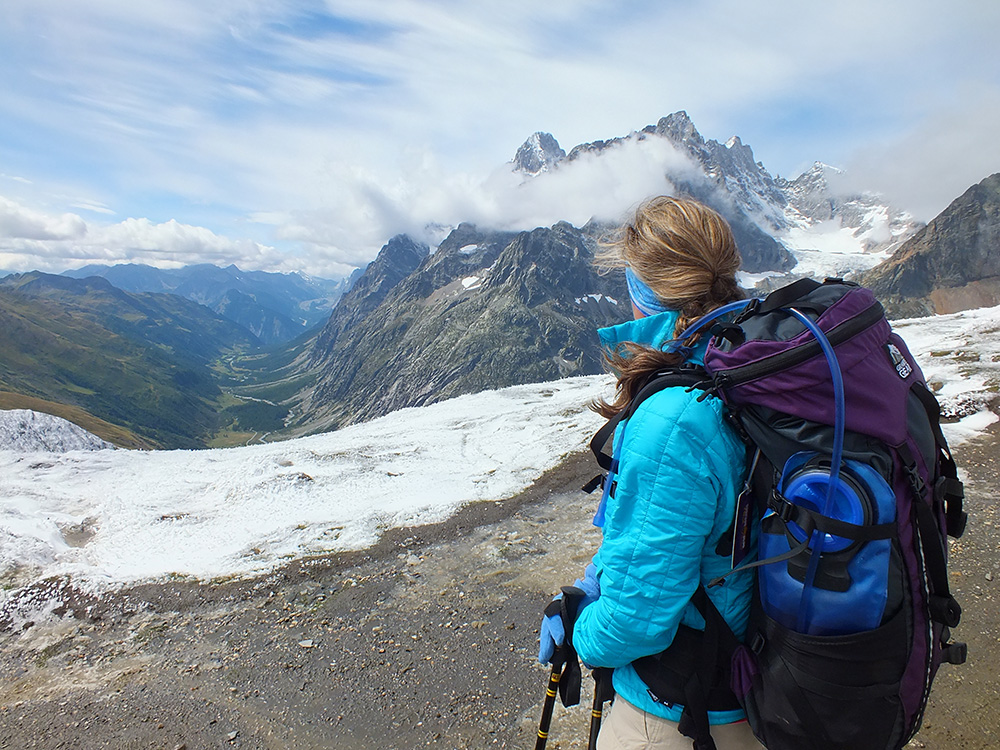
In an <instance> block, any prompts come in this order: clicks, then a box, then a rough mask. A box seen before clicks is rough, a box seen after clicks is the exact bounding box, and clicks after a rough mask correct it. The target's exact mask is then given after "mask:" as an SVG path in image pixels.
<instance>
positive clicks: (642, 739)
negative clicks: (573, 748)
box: [597, 696, 763, 750]
mask: <svg viewBox="0 0 1000 750" xmlns="http://www.w3.org/2000/svg"><path fill="white" fill-rule="evenodd" d="M712 739H713V740H715V746H716V747H717V748H718V750H760V748H762V747H763V745H761V744H760V743H759V742H758V741H757V738H756V737H754V736H753V732H751V731H750V725H749V724H747V723H746V722H745V721H741V722H738V723H736V724H716V725H714V726H713V727H712ZM597 750H691V738H690V737H685V736H684V735H683V734H681V733H680V732H678V731H677V724H676V722H673V721H668V720H666V719H663V718H661V717H659V716H656V715H655V714H650V713H646V712H645V711H643V710H641V709H638V708H636V707H635V706H633V705H632V704H631V703H629V702H628V701H625V700H622V698H621V696H619V697H617V698H615V702H614V704H613V705H612V706H611V711H610V713H609V714H608V716H607V719H606V720H605V721H604V723H603V724H601V733H600V734H599V735H598V736H597Z"/></svg>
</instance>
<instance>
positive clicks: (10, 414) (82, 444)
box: [0, 409, 114, 453]
mask: <svg viewBox="0 0 1000 750" xmlns="http://www.w3.org/2000/svg"><path fill="white" fill-rule="evenodd" d="M105 448H114V446H113V445H111V443H106V442H104V441H103V440H101V439H100V438H99V437H97V435H94V434H92V433H90V432H87V431H86V430H85V429H83V428H82V427H79V426H78V425H75V424H73V423H72V422H69V421H67V420H65V419H62V418H60V417H54V416H52V415H51V414H42V413H41V412H37V411H31V410H30V409H12V410H10V411H0V450H11V451H17V452H19V453H33V452H47V453H66V452H67V451H98V450H103V449H105Z"/></svg>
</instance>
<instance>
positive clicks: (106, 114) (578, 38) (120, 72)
mask: <svg viewBox="0 0 1000 750" xmlns="http://www.w3.org/2000/svg"><path fill="white" fill-rule="evenodd" d="M998 8H1000V5H998V4H995V3H972V4H966V5H960V6H957V7H955V8H949V10H948V12H947V13H945V12H943V11H942V10H941V9H940V8H939V7H937V6H935V5H934V4H927V3H917V4H914V3H910V2H904V0H886V2H883V3H878V4H874V5H873V4H871V3H869V2H865V1H864V0H833V1H832V2H827V3H820V4H809V3H806V4H803V3H801V2H797V1H795V0H774V2H771V3H767V4H764V5H761V4H750V3H745V2H740V1H738V0H713V2H710V3H697V4H693V3H688V4H683V3H663V2H656V1H655V0H640V2H635V3H626V4H622V3H615V2H613V1H612V0H578V1H574V2H569V0H554V1H553V2H549V3H538V2H537V1H536V0H509V1H508V2H504V3H499V4H498V3H462V2H459V0H382V1H380V2H378V3H358V2H356V0H324V2H322V3H319V2H316V3H307V2H301V1H298V0H296V1H295V2H293V1H291V0H274V1H273V2H267V3H264V2H257V1H256V0H249V1H248V0H219V2H216V3H211V4H205V3H200V2H195V0H150V1H149V2H144V3H139V4H136V3H134V2H129V1H128V0H97V1H95V2H90V3H79V2H75V1H74V0H37V1H36V2H33V3H19V4H15V5H14V6H13V7H12V8H11V9H10V12H9V13H5V23H4V24H3V26H2V27H0V47H3V48H4V50H5V53H6V54H5V59H4V60H3V61H0V73H2V74H3V75H0V122H3V123H4V131H3V134H2V137H0V167H2V169H3V170H4V171H5V172H11V173H13V172H16V173H18V174H23V175H26V176H27V177H30V179H31V180H32V182H33V183H35V185H36V186H42V185H46V184H49V185H64V184H72V185H74V186H75V189H74V190H73V191H62V192H63V193H64V194H65V195H69V194H72V195H76V196H80V195H85V196H99V200H93V201H88V200H81V199H79V198H75V199H73V200H69V199H67V198H65V197H64V198H57V197H56V196H54V195H53V196H49V198H48V200H46V199H44V197H42V198H39V199H38V200H33V201H30V202H25V201H22V204H23V205H25V206H26V205H30V206H32V207H34V208H35V209H36V210H41V211H43V212H48V217H49V218H50V219H51V218H52V217H54V216H61V215H62V213H63V212H71V211H73V210H75V209H84V210H86V211H97V212H102V211H107V212H113V213H114V215H115V216H125V217H134V219H135V220H136V221H140V220H142V219H145V220H146V221H147V222H148V224H149V226H151V227H165V226H168V225H169V222H170V220H172V219H173V220H175V223H176V225H177V226H185V225H187V226H192V225H194V224H203V225H205V226H206V227H209V231H210V232H211V233H212V234H213V235H214V236H216V237H221V238H227V237H239V236H244V234H246V233H249V234H251V236H253V237H254V240H253V241H251V240H247V244H246V246H245V247H246V250H247V252H248V253H249V256H248V259H247V263H258V262H265V260H267V259H270V261H271V262H274V263H276V264H280V265H281V266H282V267H288V266H290V265H293V264H296V263H298V264H300V265H301V266H302V267H305V268H307V269H312V271H313V272H317V269H318V268H320V267H322V268H333V267H337V268H340V267H343V266H344V265H345V264H351V265H355V264H361V263H363V262H365V261H366V260H368V259H370V258H371V257H373V256H374V254H375V253H376V252H377V250H378V248H379V247H380V246H381V245H382V244H384V242H385V241H386V240H387V239H388V237H390V236H391V235H392V234H393V233H395V232H397V231H420V229H421V228H422V227H424V226H426V225H427V224H429V223H456V222H458V221H477V222H480V223H487V222H497V223H500V224H504V225H508V226H512V227H513V226H517V227H521V226H524V225H525V224H530V223H531V222H533V221H538V222H539V223H550V220H555V219H568V220H570V221H573V222H574V223H576V222H577V221H580V220H582V219H584V217H587V218H589V216H591V215H597V214H598V213H599V212H601V211H604V212H605V213H608V214H616V213H618V212H619V211H620V209H621V208H622V207H623V206H624V207H627V206H628V205H629V204H630V202H635V201H636V200H638V199H639V198H641V197H644V196H638V197H635V196H636V195H637V194H638V193H640V192H641V191H642V190H647V191H649V192H656V191H658V190H660V189H662V185H663V180H662V175H659V176H658V175H656V174H655V169H654V167H655V165H656V164H657V161H656V159H657V158H660V156H662V155H652V156H650V155H644V154H643V153H642V151H641V150H639V151H636V152H632V151H629V150H625V151H623V152H622V153H621V154H619V155H616V156H615V157H614V158H615V159H618V160H619V161H618V162H617V164H616V166H617V167H618V168H620V169H622V170H627V172H626V173H624V174H622V175H617V176H615V175H611V174H608V172H607V170H604V171H603V172H602V167H601V166H600V165H599V164H597V163H594V164H589V165H588V164H586V163H585V160H581V162H579V163H578V164H577V165H575V166H573V167H572V170H571V169H570V167H569V166H567V168H566V169H565V170H561V171H560V173H559V174H554V175H552V176H550V178H548V179H546V180H545V181H535V183H536V184H535V183H533V184H530V185H525V186H521V187H518V186H517V185H511V184H509V183H510V182H511V180H510V179H509V178H510V176H509V175H507V174H505V173H504V171H503V169H500V170H499V171H497V170H498V167H499V166H500V165H502V164H503V162H505V161H506V160H507V159H509V158H510V157H511V156H512V155H513V153H514V151H515V150H516V148H517V146H518V145H519V144H520V143H521V142H522V141H523V140H524V138H526V137H527V136H528V135H530V134H531V133H532V132H534V131H536V130H547V131H549V132H551V133H553V134H554V135H555V136H556V137H557V138H558V139H559V140H560V141H561V142H562V143H563V145H564V147H566V148H567V149H569V148H570V147H572V146H573V145H576V144H578V143H581V142H586V141H593V140H597V139H607V138H611V137H615V136H622V135H626V134H627V133H629V132H631V131H632V130H635V129H639V128H641V127H643V126H644V125H647V124H651V123H655V122H656V120H657V119H659V117H661V116H663V115H665V114H669V113H670V112H673V111H676V110H679V109H686V110H687V111H688V112H689V113H690V114H691V116H692V118H693V119H694V121H695V123H696V124H697V126H698V127H699V128H700V129H701V131H702V133H704V134H705V135H706V137H709V138H715V139H717V140H720V141H725V140H726V139H727V138H728V137H729V136H730V135H734V134H738V135H740V136H741V137H742V139H743V141H744V142H745V143H748V144H749V145H751V146H752V147H753V149H754V151H755V153H756V155H757V157H758V158H760V159H761V160H762V161H763V162H764V164H765V166H766V167H767V168H768V169H769V170H770V171H771V172H772V173H780V174H783V175H785V176H794V174H795V172H796V171H797V169H798V168H800V167H802V166H808V165H809V164H811V163H812V162H813V161H814V160H817V159H819V160H822V161H826V162H828V163H831V164H835V165H837V166H842V167H847V168H848V170H849V171H850V172H852V173H853V172H857V179H858V181H859V185H860V183H862V182H863V181H864V180H866V179H870V181H871V182H870V184H868V185H861V187H862V188H867V189H871V188H876V189H882V190H885V191H886V192H889V193H890V195H893V196H898V201H897V202H899V203H900V204H901V207H903V208H910V210H912V211H913V212H914V213H917V214H921V213H923V212H925V211H932V210H933V206H935V205H939V204H946V202H947V200H950V199H951V198H953V197H955V195H957V194H958V192H961V190H962V189H964V188H960V187H959V183H960V182H962V181H967V180H969V179H970V174H971V170H972V169H973V167H974V166H975V164H974V160H975V157H973V156H972V155H971V153H972V152H973V151H976V150H977V149H978V154H979V156H981V157H982V159H981V166H980V169H981V170H983V171H986V172H989V171H996V170H997V169H1000V155H998V154H997V153H996V149H995V147H994V146H993V145H992V143H990V144H985V143H984V142H983V141H984V140H989V139H987V138H985V133H986V130H987V127H988V126H987V124H986V123H989V122H990V121H991V118H992V121H993V122H996V121H997V120H996V114H997V112H996V107H995V105H994V104H991V102H993V100H994V99H995V97H997V96H1000V93H998V92H1000V86H998V81H997V78H998V76H997V65H996V60H997V58H996V55H995V53H994V52H993V51H992V50H993V47H994V45H993V41H992V39H991V38H990V34H991V33H992V30H993V29H995V28H997V25H998V23H1000V10H998ZM950 113H955V114H956V116H955V117H954V118H953V119H952V120H951V121H949V118H948V114H950ZM945 131H947V132H950V133H951V134H952V138H951V139H950V142H949V139H948V138H947V137H946V136H942V135H941V133H943V132H945ZM972 143H975V144H976V149H973V148H971V147H969V146H968V145H966V146H964V147H959V146H958V145H957V144H972ZM644 148H650V147H649V146H646V147H644ZM963 148H964V149H965V152H963V151H962V149H963ZM873 155H874V157H875V158H872V156H873ZM890 157H891V158H890ZM664 158H665V157H664ZM576 170H579V172H578V173H575V171H576ZM571 174H573V177H572V178H570V177H569V176H566V175H571ZM942 176H943V177H942ZM982 176H985V175H982ZM982 176H979V177H978V178H976V179H981V177H982ZM972 181H976V180H975V179H972ZM970 184H971V183H970ZM602 185H603V187H604V192H603V196H602V194H601V186H602ZM918 187H919V190H918V189H917V188H918ZM966 187H967V185H966ZM41 190H42V188H41V187H39V188H38V191H39V192H40V191H41ZM956 191H957V192H956ZM5 192H7V193H10V192H11V191H5ZM22 195H24V193H22ZM601 198H603V200H601ZM924 206H926V207H927V208H924ZM39 207H41V208H39ZM106 215H110V214H106ZM22 218H23V217H22ZM36 218H37V217H36ZM77 218H79V217H77ZM81 221H82V220H81ZM36 224H37V222H36ZM85 224H86V222H85ZM25 226H31V225H30V224H29V225H25ZM87 226H88V227H89V229H90V233H91V234H93V232H94V231H96V230H95V227H96V226H101V225H96V224H95V225H90V224H87ZM111 226H114V225H111ZM36 229H37V226H36ZM57 229H58V230H59V231H62V232H67V231H70V230H71V229H72V227H71V226H70V225H66V226H64V227H62V228H61V229H60V228H59V227H58V226H57V225H55V224H49V225H47V231H56V230H57ZM19 231H20V232H21V233H27V229H22V230H19ZM164 231H166V230H164ZM264 231H269V232H270V233H271V234H270V235H269V236H261V235H260V234H256V232H264ZM120 233H121V231H120ZM167 234H170V235H171V236H172V237H174V238H175V239H176V238H178V237H180V235H181V234H183V233H182V232H179V231H176V230H170V231H167ZM189 234H190V233H189ZM21 239H22V240H27V239H30V238H27V237H24V238H21ZM35 239H37V240H39V241H47V242H51V241H53V240H51V239H48V240H45V239H44V238H41V237H36V238H35ZM120 240H121V238H120V237H112V238H111V240H109V242H111V244H112V246H113V248H118V245H117V244H115V243H118V242H119V241H120ZM226 242H228V243H229V245H228V246H227V247H233V248H234V247H237V246H238V244H239V243H238V241H237V240H232V239H230V240H227V241H226ZM168 244H169V243H168ZM224 244H225V243H224ZM195 245H198V242H197V241H196V242H194V244H193V245H192V246H195ZM201 245H202V246H204V247H205V248H206V251H207V252H209V253H211V252H215V253H216V255H208V256H205V257H206V258H208V257H219V253H220V252H222V251H220V250H218V249H217V248H216V249H215V250H212V247H213V243H212V242H208V241H204V240H202V241H201ZM272 245H274V246H280V247H283V248H291V249H293V250H295V251H297V252H298V253H300V255H299V256H298V257H296V256H289V255H287V254H283V253H279V252H277V251H274V253H273V254H268V253H264V254H263V255H261V254H258V251H257V248H258V247H264V246H267V247H271V246H272ZM112 252H114V253H117V252H120V251H119V250H118V249H114V250H113V251H112ZM143 252H146V253H149V252H151V250H149V249H146V250H143ZM229 252H230V250H228V249H227V250H225V252H222V255H226V254H227V253H229ZM184 253H185V254H186V253H187V251H186V250H185V251H184Z"/></svg>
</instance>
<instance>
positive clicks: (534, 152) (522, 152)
mask: <svg viewBox="0 0 1000 750" xmlns="http://www.w3.org/2000/svg"><path fill="white" fill-rule="evenodd" d="M564 158H566V152H565V151H563V150H562V148H560V147H559V142H558V141H557V140H556V139H555V138H553V137H552V135H551V134H550V133H542V132H538V133H534V134H533V135H532V136H531V137H530V138H528V140H526V141H525V142H524V143H522V144H521V147H520V148H519V149H518V150H517V153H516V154H515V155H514V162H513V163H514V171H516V172H524V173H526V174H531V175H536V174H538V173H539V172H547V171H548V170H549V168H550V167H552V166H554V165H556V164H558V163H559V162H560V161H562V160H563V159H564Z"/></svg>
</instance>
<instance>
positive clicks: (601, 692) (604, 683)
mask: <svg viewBox="0 0 1000 750" xmlns="http://www.w3.org/2000/svg"><path fill="white" fill-rule="evenodd" d="M593 675H594V703H593V706H592V707H591V709H590V741H589V742H588V743H587V750H597V735H599V734H600V733H601V718H602V716H603V715H604V703H605V701H609V700H611V699H612V698H614V693H615V689H614V688H613V687H612V686H611V670H610V669H608V668H607V667H598V668H597V669H595V670H594V672H593Z"/></svg>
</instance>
